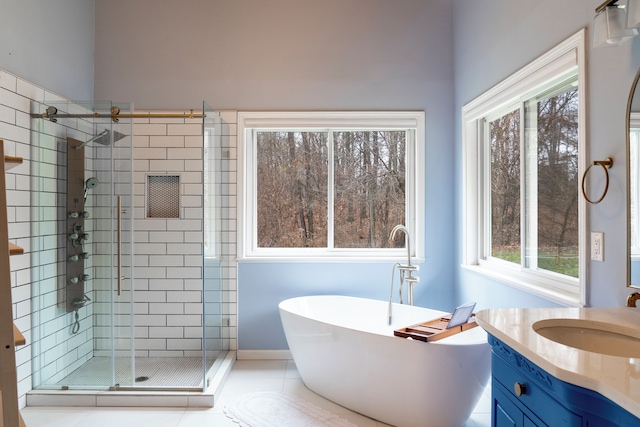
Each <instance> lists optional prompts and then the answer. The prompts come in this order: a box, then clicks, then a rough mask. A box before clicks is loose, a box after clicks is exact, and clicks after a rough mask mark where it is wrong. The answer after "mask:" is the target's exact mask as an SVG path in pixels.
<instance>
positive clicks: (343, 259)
mask: <svg viewBox="0 0 640 427" xmlns="http://www.w3.org/2000/svg"><path fill="white" fill-rule="evenodd" d="M237 261H238V262H242V263H244V262H246V263H254V262H274V263H275V262H282V263H290V262H292V263H297V262H300V263H302V262H309V263H328V264H329V263H396V262H400V263H403V264H405V263H406V262H407V257H406V256H405V257H388V256H381V257H375V256H346V255H342V256H340V255H334V256H271V255H265V256H245V257H238V258H237ZM423 262H424V259H423V258H415V257H411V263H412V264H414V265H418V264H421V263H423Z"/></svg>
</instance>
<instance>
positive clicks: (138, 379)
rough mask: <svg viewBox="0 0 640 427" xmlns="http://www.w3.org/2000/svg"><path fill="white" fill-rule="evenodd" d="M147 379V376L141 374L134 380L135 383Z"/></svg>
mask: <svg viewBox="0 0 640 427" xmlns="http://www.w3.org/2000/svg"><path fill="white" fill-rule="evenodd" d="M148 379H149V377H145V376H142V377H136V382H137V383H141V382H143V381H147V380H148Z"/></svg>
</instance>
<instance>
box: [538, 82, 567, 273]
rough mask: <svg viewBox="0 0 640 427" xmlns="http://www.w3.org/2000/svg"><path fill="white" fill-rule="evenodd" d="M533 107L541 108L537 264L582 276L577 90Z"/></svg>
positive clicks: (551, 269)
mask: <svg viewBox="0 0 640 427" xmlns="http://www.w3.org/2000/svg"><path fill="white" fill-rule="evenodd" d="M532 108H535V110H536V111H534V112H535V113H537V119H536V120H537V126H536V128H537V137H536V140H537V153H538V171H537V175H538V212H537V218H538V224H537V229H538V245H537V246H538V248H537V249H538V254H537V257H538V260H537V263H538V268H542V269H545V270H549V271H554V272H556V273H562V274H566V275H569V276H573V277H578V191H577V189H578V185H579V182H578V90H577V89H573V90H570V91H566V92H563V93H560V94H557V95H554V96H551V97H548V98H546V99H542V100H540V101H538V102H537V103H535V104H534V106H533V107H532ZM527 116H528V115H527Z"/></svg>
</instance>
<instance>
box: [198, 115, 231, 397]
mask: <svg viewBox="0 0 640 427" xmlns="http://www.w3.org/2000/svg"><path fill="white" fill-rule="evenodd" d="M203 112H204V113H205V115H206V117H204V118H203V147H204V155H203V171H204V187H203V188H204V190H203V194H204V205H203V206H204V212H203V218H204V258H203V263H204V264H203V265H204V275H203V292H204V296H203V301H204V329H203V341H204V343H203V349H204V353H203V360H204V374H205V381H204V382H203V384H204V385H205V386H204V387H205V388H206V387H207V386H208V385H209V383H210V382H211V380H212V378H213V377H214V375H215V374H216V372H217V370H218V368H219V367H220V365H221V364H222V361H223V360H224V358H225V356H226V354H227V352H228V351H229V348H230V340H229V332H228V328H225V326H228V324H227V325H225V323H224V322H223V319H224V312H223V309H224V304H223V289H224V283H227V282H228V280H229V277H228V275H229V270H230V266H231V262H232V261H231V260H230V259H229V256H228V255H229V254H227V253H225V252H224V246H223V235H224V234H223V229H224V220H225V219H231V218H230V217H229V209H228V206H225V205H224V203H223V202H224V200H225V193H224V183H225V182H229V179H230V176H229V175H230V174H232V171H231V170H230V169H231V168H230V167H229V161H230V159H229V154H228V153H229V152H230V148H231V147H230V145H229V137H228V135H229V126H228V125H227V124H226V123H225V122H224V121H223V120H222V119H221V118H220V116H219V115H218V114H217V113H216V112H215V111H213V109H212V108H211V107H210V106H209V105H208V104H207V103H206V102H205V103H203ZM227 198H228V197H227Z"/></svg>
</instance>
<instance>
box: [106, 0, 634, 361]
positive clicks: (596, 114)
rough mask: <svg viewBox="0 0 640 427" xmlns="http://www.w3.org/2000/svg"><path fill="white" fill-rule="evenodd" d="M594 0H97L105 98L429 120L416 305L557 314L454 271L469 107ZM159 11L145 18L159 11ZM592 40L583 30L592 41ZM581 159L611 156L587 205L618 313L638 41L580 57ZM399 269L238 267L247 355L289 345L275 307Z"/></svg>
mask: <svg viewBox="0 0 640 427" xmlns="http://www.w3.org/2000/svg"><path fill="white" fill-rule="evenodd" d="M600 3H601V0H588V1H585V0H563V1H562V2H557V1H550V0H518V1H513V0H452V1H450V2H442V1H437V0H403V1H401V2H397V1H387V0H350V1H344V0H326V1H317V2H312V1H308V2H304V4H302V3H301V2H300V1H299V0H274V1H269V2H263V1H261V0H242V1H238V0H215V1H206V0H188V1H182V2H175V1H170V0H137V1H135V2H130V1H127V0H98V1H97V2H96V16H97V18H96V62H95V66H96V72H95V96H96V98H105V99H114V100H131V101H133V102H134V103H135V105H136V107H137V108H149V109H162V108H192V107H193V106H194V105H199V103H200V102H201V100H202V99H205V100H207V101H208V102H210V103H211V104H212V105H214V106H215V107H216V108H218V109H240V110H242V109H246V110H249V109H266V110H278V109H293V110H296V109H419V110H425V111H426V175H427V177H426V182H425V191H426V206H427V218H426V224H425V240H426V242H427V246H426V255H427V260H426V262H425V263H424V264H422V265H421V271H420V276H421V279H422V281H421V284H420V285H419V287H418V289H417V295H416V300H417V303H418V304H419V305H425V306H431V307H436V308H441V309H451V308H453V307H455V305H457V304H459V303H462V302H465V301H469V300H475V301H477V302H478V306H479V307H480V308H485V307H497V306H518V307H524V306H549V305H553V304H552V303H549V302H548V301H546V300H544V299H541V298H538V297H534V296H532V295H530V294H527V293H525V292H521V291H518V290H516V289H513V288H511V287H508V286H504V285H502V284H500V283H497V282H495V281H492V280H489V279H485V278H481V277H479V276H476V275H474V274H472V273H469V272H467V271H465V270H462V269H461V268H460V267H459V265H460V260H461V258H460V247H461V245H460V241H461V238H462V236H461V233H460V214H461V209H462V206H461V203H460V200H461V187H460V181H461V176H462V170H461V166H462V163H461V142H460V126H461V124H460V109H461V108H462V106H463V105H464V104H465V103H467V102H469V101H471V100H472V99H474V98H475V97H476V96H478V95H480V94H481V93H483V92H484V91H486V90H487V89H489V88H490V87H492V86H493V85H495V84H496V83H497V82H499V81H500V80H502V79H504V78H505V77H507V76H509V75H510V74H512V73H513V72H515V71H517V70H518V69H519V68H521V67H522V66H524V65H526V64H527V63H528V62H529V61H531V60H533V59H535V58H536V57H537V56H539V55H540V54H542V53H544V52H545V51H547V50H548V49H550V48H552V47H553V46H555V45H556V44H557V43H559V42H560V41H562V40H564V39H566V38H567V37H568V36H570V35H572V34H574V33H575V32H576V31H578V30H579V29H580V28H583V27H587V28H588V30H589V31H590V30H591V26H592V21H593V14H594V9H595V7H596V6H598V5H599V4H600ZM151 10H153V13H152V14H151V13H150V11H151ZM589 34H590V33H589ZM587 55H588V58H587V62H588V70H587V79H588V82H587V87H588V93H587V94H586V96H588V116H589V117H588V125H587V132H588V135H587V139H588V142H589V144H590V147H589V149H588V150H589V152H588V155H587V158H588V159H589V160H593V159H601V158H605V157H607V156H611V157H613V158H614V161H615V162H616V163H615V165H614V167H613V168H612V169H611V171H610V174H611V185H610V189H609V194H608V195H607V198H606V199H605V200H604V201H603V202H602V203H601V204H599V205H597V206H589V207H588V216H589V229H590V230H594V231H603V232H604V233H605V261H604V262H595V261H593V262H590V264H589V273H588V277H587V282H588V287H589V290H588V301H589V303H590V304H591V305H594V306H617V305H622V304H623V302H624V298H625V297H626V295H627V293H628V290H627V289H626V288H625V283H626V260H625V256H626V183H625V180H626V170H625V167H624V160H625V156H626V154H625V153H626V148H625V133H626V131H625V129H624V122H625V118H624V115H625V108H626V100H627V94H628V92H629V89H630V85H631V82H632V80H633V76H634V74H635V71H636V70H637V68H638V66H639V65H640V38H638V39H637V40H633V41H632V42H628V43H626V44H625V45H623V46H621V47H618V48H613V49H597V50H592V49H590V48H589V49H588V51H587ZM390 271H391V264H386V265H385V264H380V265H372V264H297V263H274V264H267V263H242V264H241V265H240V268H239V273H238V274H239V277H238V278H239V283H238V323H239V332H238V335H239V340H240V342H239V347H240V349H280V348H285V347H286V343H285V342H284V339H283V336H282V330H281V328H280V324H279V318H278V314H277V302H278V301H280V300H282V299H285V298H288V297H292V296H297V295H304V294H322V293H336V292H337V293H343V294H349V295H361V296H368V297H372V298H378V299H386V297H387V292H388V282H389V279H390V277H389V272H390Z"/></svg>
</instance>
